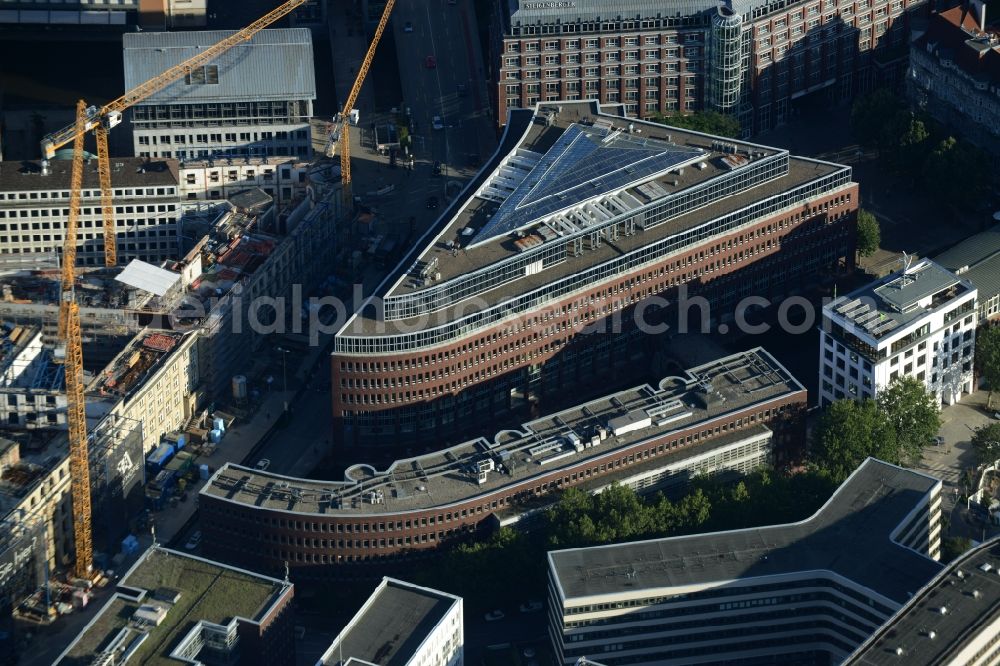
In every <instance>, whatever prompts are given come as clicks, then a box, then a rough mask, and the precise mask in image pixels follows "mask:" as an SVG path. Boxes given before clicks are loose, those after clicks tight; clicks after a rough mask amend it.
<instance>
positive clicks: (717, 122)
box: [650, 111, 740, 138]
mask: <svg viewBox="0 0 1000 666" xmlns="http://www.w3.org/2000/svg"><path fill="white" fill-rule="evenodd" d="M650 120H652V121H653V122H657V123H662V124H664V125H672V126H674V127H680V128H682V129H689V130H694V131H696V132H702V133H704V134H715V135H718V136H726V137H730V138H736V137H738V136H739V135H740V122H739V121H738V120H737V119H736V118H734V117H732V116H727V115H725V114H722V113H719V112H717V111H698V112H696V113H689V114H687V115H685V114H681V113H675V114H671V115H663V114H660V113H657V114H655V115H653V117H652V118H650Z"/></svg>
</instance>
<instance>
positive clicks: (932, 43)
mask: <svg viewBox="0 0 1000 666" xmlns="http://www.w3.org/2000/svg"><path fill="white" fill-rule="evenodd" d="M982 6H983V5H982V4H979V3H968V4H967V3H961V4H960V5H959V6H956V7H952V8H951V9H947V10H945V11H943V12H935V13H932V14H931V16H930V21H929V23H928V26H927V31H926V32H925V33H924V34H923V35H921V36H920V37H919V38H918V39H917V40H916V42H915V43H914V47H915V48H917V49H920V50H923V51H926V52H928V53H933V54H935V55H937V56H938V57H939V58H940V59H941V60H948V61H951V62H952V63H953V64H954V65H955V66H956V67H957V68H958V69H959V70H960V71H963V72H965V73H966V74H968V75H969V76H971V77H972V78H973V79H975V80H976V81H977V82H982V83H984V84H986V86H987V89H985V90H984V93H986V94H989V91H988V87H989V86H993V87H996V86H1000V32H998V31H997V30H996V29H994V28H990V27H989V26H987V25H985V21H983V20H982V19H983V18H989V19H990V20H994V19H995V17H992V16H989V15H987V16H985V17H984V16H982V15H979V14H978V12H977V9H976V8H977V7H978V8H981V7H982ZM982 11H985V10H982Z"/></svg>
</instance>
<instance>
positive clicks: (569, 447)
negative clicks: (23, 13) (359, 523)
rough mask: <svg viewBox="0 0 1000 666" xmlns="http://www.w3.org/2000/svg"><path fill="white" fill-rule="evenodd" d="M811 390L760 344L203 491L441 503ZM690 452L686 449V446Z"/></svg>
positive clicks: (387, 505)
mask: <svg viewBox="0 0 1000 666" xmlns="http://www.w3.org/2000/svg"><path fill="white" fill-rule="evenodd" d="M804 390H805V389H804V388H803V387H802V385H801V384H800V383H799V382H798V381H797V380H796V379H795V378H794V377H792V376H791V375H790V374H789V373H788V371H787V370H785V369H784V367H782V366H781V365H780V364H779V363H778V362H777V361H776V360H775V359H774V358H773V357H772V356H771V355H770V354H768V353H767V352H766V351H764V350H763V349H761V348H757V349H754V350H751V351H748V352H742V353H739V354H734V355H732V356H728V357H725V358H722V359H718V360H716V361H713V362H711V363H708V364H706V365H702V366H699V367H696V368H692V369H690V370H688V371H687V373H686V375H684V376H681V377H667V378H665V379H663V380H662V381H661V382H660V383H659V386H657V387H653V386H650V385H648V384H646V385H642V386H637V387H635V388H631V389H626V390H623V391H619V392H617V393H614V394H611V395H608V396H605V397H603V398H599V399H597V400H593V401H591V402H588V403H585V404H582V405H577V406H576V407H571V408H569V409H566V410H563V411H561V412H558V413H556V414H550V415H548V416H544V417H542V418H539V419H536V420H534V421H531V422H529V423H525V424H524V425H523V426H522V430H520V431H517V430H504V431H501V432H500V433H498V434H497V435H496V437H495V438H494V439H493V441H490V440H487V439H486V438H479V439H476V440H472V441H469V442H465V443H463V444H459V445H457V446H453V447H451V448H448V449H443V450H440V451H435V452H432V453H428V454H426V455H423V456H419V457H416V458H408V459H404V460H398V461H396V462H394V463H393V464H392V465H390V466H389V467H388V469H386V470H384V471H379V470H376V469H374V468H373V467H371V466H369V465H354V466H353V467H350V468H348V469H347V471H346V473H345V481H341V482H336V481H314V480H310V479H298V478H292V477H286V476H281V475H277V474H270V473H267V472H260V471H257V470H252V469H248V468H245V467H241V466H239V465H233V464H227V465H225V466H223V467H222V468H220V469H219V470H218V471H217V472H216V473H215V475H214V476H212V478H211V479H210V480H209V482H208V483H207V484H206V485H205V486H204V488H203V489H202V490H201V492H202V493H203V494H206V495H209V496H212V497H220V498H225V499H227V500H229V501H232V502H238V503H241V504H249V505H253V506H257V507H260V508H266V509H271V510H281V511H291V512H295V513H312V514H325V515H378V514H391V513H401V512H408V511H413V510H418V509H426V508H430V507H440V506H445V505H449V504H453V503H456V502H460V501H465V500H467V499H470V498H472V497H476V496H478V495H483V494H487V493H492V492H494V491H496V490H498V489H500V488H503V487H507V486H512V485H514V484H516V483H519V482H522V481H524V480H526V479H530V478H533V477H535V476H538V475H541V474H545V473H548V472H551V471H552V470H553V469H558V468H561V467H566V466H569V465H575V464H578V463H580V462H581V461H583V460H587V459H590V458H594V457H597V456H602V455H606V454H608V453H610V452H612V451H616V450H619V449H622V448H625V447H627V446H629V445H632V444H635V443H636V442H639V441H642V440H645V439H648V438H651V437H669V433H671V432H675V431H678V430H681V429H684V428H688V427H690V426H692V425H694V424H697V423H703V422H707V421H710V420H712V419H716V418H718V417H721V416H723V415H725V414H729V413H732V412H735V411H737V410H742V409H745V408H746V407H748V406H750V405H753V404H756V403H759V402H761V401H764V400H769V399H773V398H776V397H780V396H785V395H790V394H792V393H796V392H800V391H804ZM602 430H603V431H604V437H601V436H600V431H602ZM684 452H686V449H678V453H677V455H682V454H683V453H684ZM501 470H502V471H501Z"/></svg>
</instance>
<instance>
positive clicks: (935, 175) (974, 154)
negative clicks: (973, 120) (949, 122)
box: [923, 136, 993, 207]
mask: <svg viewBox="0 0 1000 666" xmlns="http://www.w3.org/2000/svg"><path fill="white" fill-rule="evenodd" d="M992 178H993V168H992V165H991V163H990V160H989V157H987V155H986V154H985V153H983V151H981V150H979V149H978V148H976V147H975V146H972V145H970V144H968V143H964V142H961V141H958V140H956V139H955V137H952V136H949V137H948V138H946V139H944V140H942V141H941V142H940V143H938V145H937V146H936V147H935V148H934V150H932V151H931V152H930V154H929V155H928V156H927V159H926V160H925V161H924V167H923V181H924V185H925V186H926V188H927V190H928V192H930V193H931V194H933V195H935V196H938V197H941V198H942V199H945V200H946V201H948V202H950V203H951V204H953V205H960V206H963V207H964V206H969V205H971V204H976V203H978V202H979V201H981V199H982V197H983V196H984V195H985V194H986V192H987V189H988V188H989V185H990V181H991V180H992Z"/></svg>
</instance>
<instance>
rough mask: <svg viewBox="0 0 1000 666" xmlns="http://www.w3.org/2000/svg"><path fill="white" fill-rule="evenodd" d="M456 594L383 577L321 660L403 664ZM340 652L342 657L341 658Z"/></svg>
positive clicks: (327, 665)
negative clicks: (353, 660)
mask: <svg viewBox="0 0 1000 666" xmlns="http://www.w3.org/2000/svg"><path fill="white" fill-rule="evenodd" d="M457 603H461V599H459V598H458V597H456V596H453V595H450V594H446V593H444V592H438V591H436V590H431V589H429V588H426V587H418V586H416V585H411V584H410V583H405V582H403V581H399V580H395V579H392V578H384V579H383V580H382V583H381V584H380V585H379V586H378V588H377V589H376V590H375V592H374V594H372V596H371V597H369V599H368V601H367V602H365V605H364V606H362V608H361V610H359V611H358V613H357V614H356V615H355V616H354V618H353V619H351V621H350V623H349V624H348V625H347V626H346V627H345V628H344V630H343V631H342V632H341V633H340V635H339V636H337V638H336V640H334V642H333V644H332V645H331V646H330V647H329V648H328V649H327V651H326V652H325V653H324V654H323V657H322V658H321V659H320V663H321V664H324V666H333V665H335V664H338V665H339V664H353V663H355V662H352V661H351V660H352V659H355V660H359V662H358V663H359V665H360V664H378V666H405V664H407V663H409V661H410V659H411V658H412V657H413V655H414V653H415V652H416V650H417V648H418V647H420V644H421V643H422V642H423V641H424V640H425V639H426V638H427V636H428V635H429V634H430V633H431V631H433V629H434V627H435V626H436V625H437V624H438V623H439V622H440V621H441V620H442V619H443V618H444V616H445V615H446V614H447V613H448V611H449V610H450V609H451V608H452V606H453V605H455V604H457ZM341 655H343V660H341Z"/></svg>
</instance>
